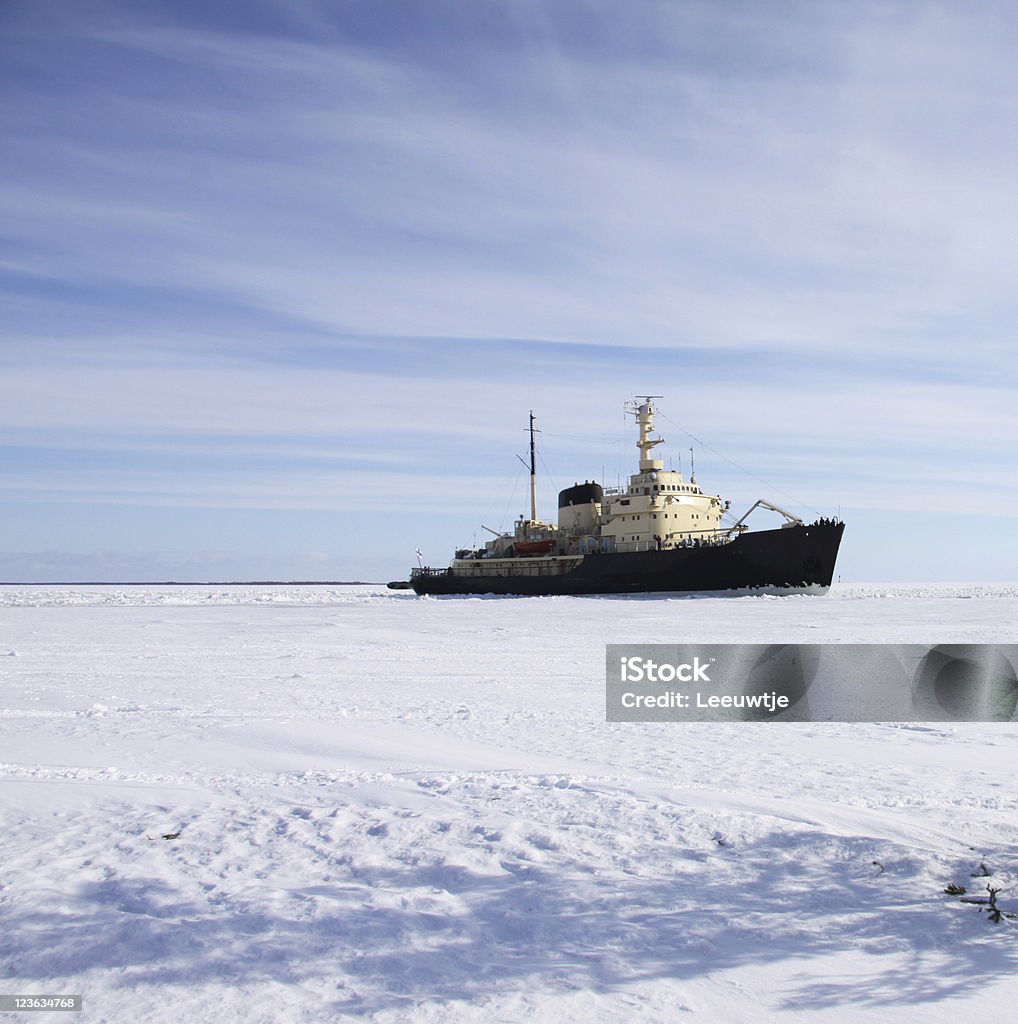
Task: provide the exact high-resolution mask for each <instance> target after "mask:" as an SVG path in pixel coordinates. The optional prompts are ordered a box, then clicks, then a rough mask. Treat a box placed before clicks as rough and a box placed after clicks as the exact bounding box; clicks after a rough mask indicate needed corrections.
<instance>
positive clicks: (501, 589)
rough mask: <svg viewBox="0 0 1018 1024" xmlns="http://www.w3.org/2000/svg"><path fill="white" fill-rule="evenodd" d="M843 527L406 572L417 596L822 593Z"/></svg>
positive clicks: (793, 529)
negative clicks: (570, 559)
mask: <svg viewBox="0 0 1018 1024" xmlns="http://www.w3.org/2000/svg"><path fill="white" fill-rule="evenodd" d="M844 528H845V526H844V523H840V522H836V523H825V524H822V525H818V524H815V523H814V524H811V525H809V526H805V525H796V526H790V527H783V528H780V529H777V530H760V531H749V532H746V533H744V534H741V535H740V536H738V537H736V538H735V539H734V540H732V541H730V542H728V543H725V544H711V545H704V546H702V547H688V548H686V547H679V548H671V549H668V550H664V551H633V552H621V553H614V554H591V555H585V556H584V557H583V559H582V560H581V561H580V562H579V564H577V565H576V566H575V567H574V568H572V569H570V570H568V571H566V572H563V573H560V574H547V575H545V574H533V573H534V570H535V569H536V568H537V567H536V566H531V565H528V564H527V563H529V562H530V561H531V560H530V559H525V558H523V559H516V560H514V562H515V563H516V564H514V565H513V566H511V567H509V568H508V569H504V570H502V571H500V572H499V574H495V573H485V572H484V560H483V559H482V560H479V562H478V565H479V567H480V568H479V569H478V568H474V569H473V570H472V571H470V572H467V573H459V572H456V571H454V570H452V569H421V570H414V573H413V576H412V578H411V581H410V582H411V586H412V587H413V589H414V591H415V593H417V594H421V595H425V594H435V595H442V594H463V595H480V594H504V595H517V596H523V597H567V596H588V595H589V596H594V595H598V594H662V595H664V594H718V595H720V594H723V593H725V594H727V593H734V594H740V593H770V592H777V593H789V592H792V593H794V592H802V593H808V594H823V593H825V592H826V591H827V589H828V588H829V587H830V585H831V582H832V578H833V575H834V566H835V562H836V560H837V557H838V548H839V547H840V545H841V536H842V533H843V532H844Z"/></svg>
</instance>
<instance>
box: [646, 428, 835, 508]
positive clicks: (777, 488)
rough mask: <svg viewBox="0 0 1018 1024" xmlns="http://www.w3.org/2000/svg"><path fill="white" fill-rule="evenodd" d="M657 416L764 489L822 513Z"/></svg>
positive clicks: (801, 506)
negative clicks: (766, 488)
mask: <svg viewBox="0 0 1018 1024" xmlns="http://www.w3.org/2000/svg"><path fill="white" fill-rule="evenodd" d="M657 415H658V416H659V417H660V418H661V419H663V420H666V421H667V422H668V423H670V424H671V425H672V426H673V427H675V428H676V429H677V430H681V431H682V433H683V434H685V435H686V437H691V438H692V439H693V440H694V441H695V442H696V443H697V444H698V445H700V447H701V448H706V449H707V450H708V451H709V452H713V453H714V454H715V455H716V456H717V457H718V458H719V459H724V460H725V462H727V463H728V464H729V465H731V466H734V467H735V468H736V469H737V470H739V472H740V473H745V474H746V475H747V476H751V477H752V478H753V479H754V480H756V482H757V483H760V484H763V485H764V487H768V488H770V489H771V490H774V491H777V492H778V494H783V495H784V496H785V497H786V498H788V499H789V500H791V501H793V502H795V504H796V505H798V506H800V508H807V509H809V510H810V512H812V513H813V514H814V515H815V516H817V517H819V516H820V513H819V512H818V511H817V510H816V509H815V508H813V506H812V505H807V504H806V502H804V501H800V499H799V498H797V497H796V496H795V495H794V494H789V493H788V491H783V490H782V489H781V488H780V487H775V486H774V484H772V483H768V481H766V480H764V479H763V478H762V477H759V476H757V475H756V473H754V472H752V471H751V470H748V469H746V467H745V466H740V465H739V464H738V463H737V462H736V461H735V460H734V459H730V458H729V457H728V456H727V455H725V454H723V453H722V452H719V451H718V450H717V449H716V448H712V447H711V446H710V445H709V444H707V443H706V442H705V441H701V440H700V438H698V437H697V436H696V435H695V434H691V433H690V432H689V431H688V430H686V429H685V427H682V426H680V425H679V424H678V423H676V422H675V420H673V419H671V418H670V417H668V416H666V415H665V414H664V413H663V412H661V410H660V409H658V410H657Z"/></svg>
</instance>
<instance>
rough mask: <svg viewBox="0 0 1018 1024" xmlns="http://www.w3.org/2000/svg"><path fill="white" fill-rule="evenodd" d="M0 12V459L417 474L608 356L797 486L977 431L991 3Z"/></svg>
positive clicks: (990, 295) (87, 481) (1005, 58)
mask: <svg viewBox="0 0 1018 1024" xmlns="http://www.w3.org/2000/svg"><path fill="white" fill-rule="evenodd" d="M397 8H398V11H397ZM5 17H6V24H5V31H4V33H3V34H2V36H0V57H2V58H3V60H2V61H0V68H2V70H0V83H2V84H3V86H4V88H3V89H2V90H0V124H2V125H3V129H2V130H3V132H4V139H5V160H4V166H3V168H2V169H0V180H2V184H3V189H2V191H0V202H2V204H3V209H4V215H3V216H4V229H3V232H2V235H0V284H2V286H3V289H4V303H5V310H6V312H5V323H4V326H3V327H2V328H0V365H2V367H3V379H2V382H0V393H2V398H3V403H2V408H0V426H2V427H3V429H4V431H5V436H6V437H7V439H8V447H7V449H6V451H7V461H8V464H9V466H10V467H11V468H12V469H13V470H14V475H13V477H12V478H11V483H12V485H13V484H16V488H17V490H16V494H17V497H18V500H19V501H24V502H28V503H31V501H33V500H45V501H48V502H54V501H59V502H71V503H73V502H74V501H79V500H80V501H86V500H87V501H89V502H95V501H104V500H105V501H109V502H119V503H134V504H137V505H144V506H146V507H148V508H151V507H153V506H155V505H158V504H160V503H166V504H169V505H173V506H174V507H177V506H178V505H180V504H181V503H186V502H188V501H190V502H192V503H193V504H194V505H195V507H206V506H210V505H212V504H216V503H219V504H221V505H222V506H223V507H231V508H238V507H247V506H251V507H255V506H259V507H282V506H281V505H280V502H290V504H289V505H287V506H286V507H290V508H322V507H336V508H345V507H348V506H350V505H355V504H357V502H360V503H361V504H362V506H363V507H364V508H369V507H376V506H378V505H380V504H384V503H385V502H386V501H389V500H390V499H389V498H388V497H385V496H384V495H385V494H386V488H387V487H391V488H392V493H393V495H398V494H400V493H401V491H400V488H401V487H403V486H408V487H409V489H410V490H412V492H413V493H414V495H415V496H417V497H419V498H420V499H421V500H422V501H424V502H426V503H427V507H428V509H432V507H434V509H435V510H436V511H437V510H438V507H439V506H440V505H441V502H442V501H443V500H446V501H448V502H450V503H451V502H455V503H457V504H459V503H462V504H469V503H470V502H471V500H472V498H473V497H474V496H476V494H477V493H478V492H477V491H476V490H475V491H473V492H472V491H471V489H470V488H469V486H467V485H466V484H465V483H462V481H463V480H464V478H468V477H469V476H470V475H471V474H475V475H477V477H478V478H479V481H481V482H479V484H478V487H479V489H480V490H481V491H484V492H485V495H487V492H488V490H489V489H490V487H491V486H494V482H493V478H494V476H497V474H492V473H489V468H490V462H491V460H492V459H496V460H497V459H498V458H499V457H500V455H501V454H502V453H506V456H507V462H508V463H510V468H511V463H512V456H511V453H512V451H513V450H514V447H515V446H520V444H519V439H520V426H521V424H522V421H523V415H524V414H525V412H526V411H527V410H529V409H530V408H531V407H533V408H535V410H537V411H538V413H539V414H540V415H541V416H542V419H543V420H544V421H545V423H546V428H547V429H548V431H549V433H553V432H554V431H555V430H556V429H557V430H558V432H559V433H560V434H561V435H565V434H572V435H576V434H586V435H590V434H597V435H604V434H607V433H610V429H611V428H617V429H618V431H619V433H620V434H621V435H622V436H623V437H624V438H627V437H628V435H627V434H626V433H625V431H626V430H627V428H626V427H625V426H624V424H623V423H622V421H621V417H620V415H619V406H620V404H621V401H622V399H624V398H625V397H627V395H629V394H631V393H632V392H634V391H644V390H652V391H654V392H658V393H663V394H665V395H666V402H665V405H664V408H665V410H666V412H667V413H668V414H669V415H670V416H671V417H672V418H673V420H674V422H675V423H676V424H681V426H682V428H684V429H688V430H689V431H690V432H691V433H692V434H693V435H695V436H697V437H701V436H702V437H703V438H704V439H706V440H708V441H710V442H712V443H715V444H716V445H717V446H718V447H719V448H721V449H723V450H726V451H729V452H733V453H735V454H738V455H740V456H741V458H740V461H743V462H745V461H751V462H753V463H754V465H758V464H759V463H761V462H762V463H766V464H767V466H769V467H770V469H772V470H774V471H776V473H777V474H778V476H779V477H780V479H779V481H778V483H779V485H781V484H782V483H784V482H785V480H786V476H787V478H788V479H789V480H790V481H791V482H792V483H795V484H798V483H800V482H801V484H802V485H803V488H802V489H803V490H806V491H809V492H810V494H812V495H814V496H819V500H826V501H828V502H829V503H830V504H840V505H844V506H852V505H853V504H858V505H860V506H863V505H864V506H866V507H875V508H879V507H882V506H881V503H884V505H885V506H886V507H889V508H890V507H893V508H902V509H907V508H919V507H929V505H930V503H931V502H935V501H936V500H937V498H936V496H935V493H934V491H935V485H936V479H935V478H936V473H935V472H934V469H933V467H935V466H937V465H938V464H939V462H940V461H942V460H944V459H945V458H951V457H953V461H954V462H955V463H956V464H959V465H960V464H964V465H965V466H966V467H967V469H966V481H965V483H966V486H967V487H969V488H972V489H978V488H979V487H980V486H983V487H985V488H988V489H993V488H999V487H1000V486H1001V484H1000V481H1001V480H1002V479H1003V478H1004V477H1005V476H1007V475H1008V473H1009V471H1010V459H1011V456H1010V452H1011V451H1012V450H1013V447H1014V444H1015V443H1016V442H1018V422H1016V419H1015V415H1014V413H1013V411H1012V403H1011V402H1010V397H1009V385H1008V383H1007V381H1006V379H1003V378H1002V375H1001V367H1002V365H1003V366H1007V365H1009V363H1010V360H1011V358H1012V357H1011V356H1010V354H1009V353H1010V350H1011V345H1012V341H1011V324H1012V322H1013V320H1014V312H1015V310H1014V306H1015V299H1014V297H1013V286H1012V282H1013V278H1014V270H1015V257H1014V255H1013V241H1012V239H1013V237H1014V235H1015V233H1016V228H1018V223H1016V219H1018V213H1016V211H1015V209H1014V204H1013V203H1012V202H1011V196H1010V194H1011V191H1012V189H1013V186H1012V183H1011V177H1012V174H1011V171H1012V168H1013V167H1014V165H1015V161H1016V158H1018V151H1016V150H1018V142H1016V140H1015V139H1014V137H1013V133H1011V132H1010V131H1009V130H1008V129H1007V125H1008V124H1009V117H1010V103H1011V100H1010V97H1011V96H1012V95H1013V94H1014V92H1015V91H1016V86H1018V81H1016V79H1018V69H1015V67H1014V62H1013V58H1012V54H1013V44H1014V42H1015V37H1016V35H1018V16H1016V15H1015V14H1014V13H1013V11H1012V10H1011V8H1010V7H1007V6H1005V5H996V4H989V5H984V6H983V7H981V8H980V9H979V11H965V12H962V11H959V10H958V9H957V8H956V7H955V6H954V5H949V4H937V3H932V4H926V5H921V6H916V5H912V4H904V3H902V4H895V3H892V4H884V3H875V2H874V3H863V4H861V5H855V6H853V7H851V8H838V7H832V6H831V5H813V4H799V3H793V2H789V3H787V4H781V5H778V6H777V7H775V6H773V5H762V6H761V5H757V6H752V5H744V6H743V7H730V8H724V9H722V8H719V7H718V6H717V5H716V4H711V3H692V2H691V3H682V4H676V3H665V2H661V3H653V2H651V3H644V4H640V5H637V6H636V7H633V6H619V5H616V4H609V3H597V2H590V3H582V4H573V3H569V2H565V0H548V2H537V0H534V2H526V3H505V4H501V3H494V4H484V5H471V4H461V3H454V2H449V3H439V4H433V3H430V4H424V3H420V4H418V3H413V2H408V3H405V4H400V5H388V4H386V5H370V4H368V5H356V4H354V5H332V4H322V3H315V2H311V0H305V2H303V3H299V4H294V5H286V8H285V9H283V8H280V7H279V6H278V5H263V4H259V3H252V4H247V5H242V7H239V8H237V9H236V10H235V11H227V10H225V9H224V10H222V11H212V10H209V9H207V7H206V6H205V5H191V4H182V5H173V7H172V8H165V7H163V6H161V5H151V6H149V5H144V4H142V5H138V4H133V3H132V4H128V3H120V2H118V0H109V2H94V3H91V2H81V3H71V2H62V0H52V2H49V3H46V4H28V3H24V2H22V3H15V4H12V5H10V6H9V8H8V10H7V11H6V12H5ZM665 432H666V433H667V430H665ZM670 440H672V439H671V438H670ZM687 440H688V439H687ZM686 446H687V444H686V443H684V444H683V445H682V447H686ZM597 447H598V443H592V442H590V441H587V442H584V441H582V440H577V441H573V442H570V443H569V444H568V445H566V446H565V448H564V450H563V451H561V452H560V454H559V455H558V456H555V458H560V459H561V461H560V462H559V463H558V464H559V465H560V466H562V465H565V466H566V467H567V468H566V469H565V470H564V471H565V472H569V469H568V465H569V464H571V463H573V462H574V461H575V462H576V463H579V462H581V461H583V460H584V459H585V458H588V457H590V458H593V459H594V465H593V467H592V468H591V469H590V472H593V471H594V470H596V469H597V468H598V466H599V465H600V464H604V463H605V462H607V463H612V464H613V465H615V466H616V467H618V466H622V467H624V466H625V465H626V462H625V460H626V459H628V458H629V457H630V456H631V455H632V451H631V448H632V446H631V444H630V443H629V441H628V440H623V442H622V444H621V446H614V447H613V446H612V445H608V446H607V449H608V451H607V454H603V453H595V452H593V451H592V449H596V448H597ZM874 450H879V455H878V456H877V457H872V456H871V454H870V453H871V452H873V451H874ZM616 451H617V452H618V459H617V460H616V461H614V462H613V460H615V454H614V453H615V452H616ZM864 451H865V452H867V455H866V457H865V458H862V457H861V455H860V453H861V452H864ZM89 453H91V456H90V455H89ZM818 453H823V454H818ZM598 455H601V457H600V458H598ZM75 460H77V463H78V465H79V466H84V467H91V468H85V469H79V470H74V469H73V468H71V463H72V462H74V461H75ZM104 460H105V467H106V468H105V469H101V468H97V467H100V464H103V463H104ZM608 468H610V467H606V471H607V469H608ZM584 471H586V467H585V466H584V467H580V466H577V472H579V473H580V475H582V473H583V472H584ZM614 471H619V470H618V468H616V469H615V470H614ZM621 471H624V468H623V469H622V470H621ZM718 471H719V473H723V472H724V470H723V469H722V467H721V466H720V465H719V466H718ZM387 473H388V474H391V475H390V476H387V475H386V474H387ZM508 475H510V476H511V473H509V474H508ZM722 480H723V481H727V478H725V477H724V476H722ZM848 481H851V487H848V486H847V482H848ZM406 482H409V483H408V484H407V483H406ZM892 485H893V486H892ZM796 490H797V491H798V490H799V488H798V487H796ZM10 493H11V494H15V492H14V491H11V492H10ZM885 494H886V497H884V496H882V495H885ZM283 495H285V497H281V496H283ZM354 495H356V496H357V498H356V499H354V498H352V497H351V496H354ZM365 495H370V496H371V497H370V498H369V499H365V497H364V496H365ZM806 497H807V499H808V498H809V496H808V495H807V496H806ZM999 497H1000V499H1001V501H1002V503H1003V501H1004V499H1006V498H1009V497H1010V491H1008V490H1007V489H1006V488H1005V491H1004V492H1003V493H1000V494H999ZM836 499H837V500H836ZM393 500H396V499H393ZM813 500H817V498H816V497H814V499H813ZM433 503H434V504H433ZM417 507H421V506H420V505H418V506H417ZM1010 507H1016V506H1015V505H1014V503H1010ZM12 514H14V513H12ZM366 529H367V530H368V532H369V533H370V532H371V527H370V524H369V525H368V526H367V527H366ZM44 540H45V538H42V537H40V538H39V542H40V545H41V546H42V542H43V541H44ZM279 543H284V541H283V540H280V541H279ZM371 543H375V544H376V545H377V547H378V548H379V549H381V547H382V546H383V545H384V544H385V543H386V538H384V537H382V536H381V534H380V533H379V535H378V537H377V539H376V540H375V541H372V542H371ZM51 546H52V545H51Z"/></svg>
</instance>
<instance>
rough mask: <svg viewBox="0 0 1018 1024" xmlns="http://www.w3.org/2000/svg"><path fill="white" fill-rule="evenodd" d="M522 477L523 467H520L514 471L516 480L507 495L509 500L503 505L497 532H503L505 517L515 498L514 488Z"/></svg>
mask: <svg viewBox="0 0 1018 1024" xmlns="http://www.w3.org/2000/svg"><path fill="white" fill-rule="evenodd" d="M522 475H523V467H522V466H521V467H520V468H519V469H518V470H516V479H515V480H514V481H513V489H512V493H511V494H510V495H509V500H508V501H507V502H506V503H505V511H504V512H503V513H502V518H501V519H500V520H499V524H498V532H499V533H504V532H505V517H506V516H507V515H509V506H510V505H512V503H513V500H514V499H515V497H516V488H517V487H519V485H520V477H521V476H522Z"/></svg>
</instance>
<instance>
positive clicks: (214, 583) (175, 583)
mask: <svg viewBox="0 0 1018 1024" xmlns="http://www.w3.org/2000/svg"><path fill="white" fill-rule="evenodd" d="M384 586H385V584H384V583H371V582H370V581H367V580H207V581H205V582H195V581H193V580H192V581H191V582H185V581H183V580H123V581H118V580H52V581H45V580H36V581H35V582H27V583H26V582H18V581H11V580H2V581H0V587H384Z"/></svg>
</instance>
